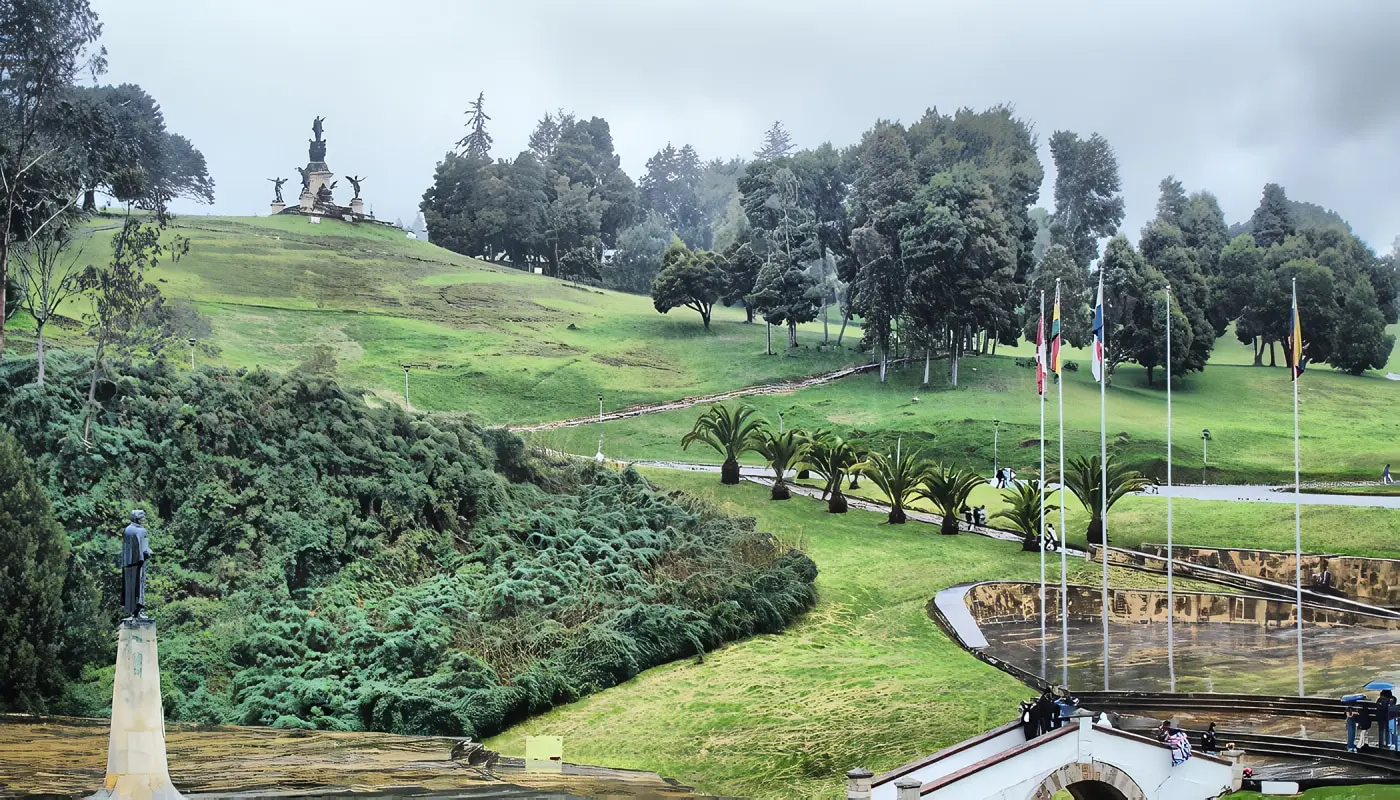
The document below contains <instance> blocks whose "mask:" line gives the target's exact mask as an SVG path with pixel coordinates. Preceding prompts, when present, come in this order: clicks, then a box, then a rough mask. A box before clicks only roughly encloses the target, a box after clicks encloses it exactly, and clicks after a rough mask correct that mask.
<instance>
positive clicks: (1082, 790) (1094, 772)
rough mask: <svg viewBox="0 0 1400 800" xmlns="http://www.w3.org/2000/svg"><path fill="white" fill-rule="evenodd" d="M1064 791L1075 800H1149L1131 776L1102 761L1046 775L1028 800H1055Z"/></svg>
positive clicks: (1061, 769)
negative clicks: (1057, 793) (1059, 792)
mask: <svg viewBox="0 0 1400 800" xmlns="http://www.w3.org/2000/svg"><path fill="white" fill-rule="evenodd" d="M1062 789H1063V790H1064V791H1066V792H1069V796H1070V797H1073V798H1074V800H1147V795H1145V794H1143V792H1142V789H1141V788H1139V787H1138V785H1137V782H1136V781H1134V780H1133V779H1132V778H1131V777H1129V776H1128V773H1126V772H1124V771H1123V770H1121V769H1119V768H1117V767H1115V766H1113V765H1112V764H1104V763H1102V762H1099V761H1095V762H1094V763H1092V764H1066V765H1064V766H1063V767H1060V768H1059V769H1057V770H1055V771H1054V772H1052V773H1050V774H1049V775H1047V776H1045V780H1043V781H1041V783H1040V785H1039V786H1037V787H1036V788H1035V791H1033V792H1031V794H1030V796H1029V797H1028V798H1027V799H1026V800H1052V798H1054V796H1055V793H1056V792H1058V791H1060V790H1062ZM1062 796H1063V795H1062Z"/></svg>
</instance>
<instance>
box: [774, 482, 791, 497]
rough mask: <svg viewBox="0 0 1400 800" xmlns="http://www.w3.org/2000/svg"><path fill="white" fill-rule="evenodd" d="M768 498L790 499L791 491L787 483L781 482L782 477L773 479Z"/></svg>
mask: <svg viewBox="0 0 1400 800" xmlns="http://www.w3.org/2000/svg"><path fill="white" fill-rule="evenodd" d="M769 498H770V499H772V500H791V499H792V492H791V491H790V490H789V489H788V485H787V484H786V483H783V479H782V478H778V479H777V480H775V481H773V491H772V492H771V493H770V494H769Z"/></svg>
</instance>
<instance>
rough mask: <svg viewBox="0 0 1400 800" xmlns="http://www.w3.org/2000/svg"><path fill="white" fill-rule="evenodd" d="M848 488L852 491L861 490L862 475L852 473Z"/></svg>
mask: <svg viewBox="0 0 1400 800" xmlns="http://www.w3.org/2000/svg"><path fill="white" fill-rule="evenodd" d="M846 488H847V489H852V490H854V489H859V488H860V473H859V472H852V473H851V482H850V483H849V484H847V485H846Z"/></svg>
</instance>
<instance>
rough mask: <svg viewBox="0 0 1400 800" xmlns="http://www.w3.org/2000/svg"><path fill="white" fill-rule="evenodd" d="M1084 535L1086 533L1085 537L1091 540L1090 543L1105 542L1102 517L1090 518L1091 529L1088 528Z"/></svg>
mask: <svg viewBox="0 0 1400 800" xmlns="http://www.w3.org/2000/svg"><path fill="white" fill-rule="evenodd" d="M1084 535H1085V538H1087V539H1088V540H1089V544H1102V543H1103V520H1101V519H1093V520H1090V521H1089V529H1088V530H1087V531H1085V533H1084Z"/></svg>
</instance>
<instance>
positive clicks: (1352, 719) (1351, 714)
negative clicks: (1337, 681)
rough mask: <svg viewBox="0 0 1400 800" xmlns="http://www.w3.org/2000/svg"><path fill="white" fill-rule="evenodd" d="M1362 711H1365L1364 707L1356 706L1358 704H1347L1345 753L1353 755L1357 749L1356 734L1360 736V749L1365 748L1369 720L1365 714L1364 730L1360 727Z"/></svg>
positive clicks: (1369, 724) (1369, 725)
mask: <svg viewBox="0 0 1400 800" xmlns="http://www.w3.org/2000/svg"><path fill="white" fill-rule="evenodd" d="M1364 710H1365V708H1364V706H1362V705H1360V704H1358V703H1347V717H1346V719H1347V752H1348V753H1355V752H1356V747H1357V741H1356V740H1357V734H1358V733H1359V734H1360V735H1361V736H1360V738H1361V743H1360V744H1361V747H1365V746H1366V730H1367V729H1368V728H1370V727H1371V718H1370V715H1369V714H1367V715H1366V716H1365V720H1366V728H1362V727H1361V720H1362V714H1363V712H1364Z"/></svg>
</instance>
